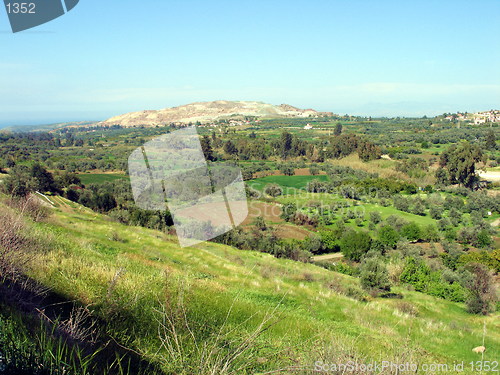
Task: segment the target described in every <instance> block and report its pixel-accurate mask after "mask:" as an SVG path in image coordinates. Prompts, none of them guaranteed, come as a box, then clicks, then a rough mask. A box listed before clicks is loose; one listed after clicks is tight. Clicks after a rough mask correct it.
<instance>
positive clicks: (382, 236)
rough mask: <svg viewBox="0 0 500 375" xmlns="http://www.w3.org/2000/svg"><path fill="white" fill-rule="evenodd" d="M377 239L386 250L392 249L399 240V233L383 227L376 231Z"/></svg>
mask: <svg viewBox="0 0 500 375" xmlns="http://www.w3.org/2000/svg"><path fill="white" fill-rule="evenodd" d="M378 238H379V240H380V242H382V243H383V244H384V245H385V246H387V247H388V248H394V247H395V246H396V243H397V242H398V240H399V233H398V232H397V231H396V230H395V229H394V228H393V227H391V226H390V225H384V226H383V227H382V228H380V230H379V231H378Z"/></svg>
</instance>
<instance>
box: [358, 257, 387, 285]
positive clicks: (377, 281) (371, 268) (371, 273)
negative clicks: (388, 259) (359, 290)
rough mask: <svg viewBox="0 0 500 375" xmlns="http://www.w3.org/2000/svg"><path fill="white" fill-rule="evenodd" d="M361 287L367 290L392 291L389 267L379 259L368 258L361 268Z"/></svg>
mask: <svg viewBox="0 0 500 375" xmlns="http://www.w3.org/2000/svg"><path fill="white" fill-rule="evenodd" d="M360 280H361V286H362V287H363V288H364V289H365V290H385V291H389V290H391V284H390V283H389V273H388V272H387V267H386V266H385V264H384V263H382V262H381V261H380V260H379V259H377V258H368V259H365V260H364V261H363V263H362V264H361V268H360Z"/></svg>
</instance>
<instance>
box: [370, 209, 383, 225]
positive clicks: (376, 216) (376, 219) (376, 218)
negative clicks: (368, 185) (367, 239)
mask: <svg viewBox="0 0 500 375" xmlns="http://www.w3.org/2000/svg"><path fill="white" fill-rule="evenodd" d="M370 221H371V222H372V223H373V224H378V223H380V222H381V221H382V216H381V215H380V212H378V211H372V212H370Z"/></svg>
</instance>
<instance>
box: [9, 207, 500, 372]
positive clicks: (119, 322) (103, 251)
mask: <svg viewBox="0 0 500 375" xmlns="http://www.w3.org/2000/svg"><path fill="white" fill-rule="evenodd" d="M59 200H62V198H59ZM59 203H61V202H59ZM1 209H5V208H4V207H2V208H1ZM28 225H29V227H30V233H31V235H32V236H33V237H36V238H37V239H38V241H39V242H40V243H42V244H43V250H44V251H43V252H41V253H40V255H39V256H38V259H37V262H36V267H34V268H33V270H32V276H33V277H34V278H36V279H38V280H40V281H41V282H42V283H44V284H45V285H48V286H50V287H52V288H53V289H54V290H55V291H56V292H58V293H60V294H62V295H64V296H65V297H66V298H68V299H71V300H74V299H76V300H79V301H81V303H83V304H85V305H90V306H91V308H92V309H93V310H94V311H96V313H97V314H100V315H102V316H104V317H106V318H110V319H111V320H112V322H113V324H112V327H113V328H112V329H113V332H115V333H114V335H115V336H116V338H117V340H120V341H121V342H122V343H123V344H125V345H127V346H129V347H132V348H134V350H136V351H138V352H140V353H142V354H144V355H145V356H146V357H148V358H149V359H152V360H155V361H158V362H160V363H162V364H163V365H164V366H165V368H171V367H169V366H173V364H172V360H171V359H169V357H168V354H167V352H166V350H165V348H164V347H161V341H160V340H159V336H158V326H159V325H158V321H159V320H160V319H161V316H162V315H161V314H160V310H161V309H162V302H164V301H170V300H171V299H172V298H174V297H177V296H178V292H176V291H178V290H179V286H180V285H184V287H185V290H186V292H185V295H186V297H185V301H186V302H185V303H186V306H187V308H186V316H187V320H188V321H189V323H190V329H191V331H192V333H193V335H194V337H195V338H196V340H199V341H196V340H195V341H196V342H202V341H204V340H208V339H210V338H213V337H214V336H216V335H217V332H219V329H221V327H224V330H226V329H227V331H228V333H227V334H228V337H230V338H231V339H234V342H233V341H231V340H229V341H227V342H226V343H225V344H224V345H226V346H227V347H231V346H232V345H235V344H234V343H237V342H240V341H241V340H243V339H242V338H241V336H240V334H243V333H245V332H251V331H252V330H253V329H254V328H255V327H256V326H257V325H258V324H259V323H260V322H261V321H262V320H263V317H264V316H265V315H266V313H270V314H272V315H273V316H275V317H276V318H278V321H277V323H276V324H275V325H273V326H272V327H271V328H270V329H269V330H267V331H266V332H265V333H264V334H263V336H262V337H261V338H259V340H258V343H257V344H256V348H255V351H256V360H255V363H256V364H255V366H256V367H255V369H254V370H253V373H255V372H258V371H264V370H273V369H275V368H276V367H275V366H278V365H279V366H281V365H283V364H297V363H299V364H301V365H312V364H313V363H314V361H316V360H320V359H323V360H326V359H327V360H329V361H330V362H332V361H334V360H335V359H337V358H340V357H342V355H345V356H349V355H351V353H356V354H357V355H359V356H360V357H361V358H365V361H364V362H366V361H368V360H370V359H371V360H400V361H401V360H403V359H405V358H406V359H408V358H410V357H411V358H413V359H418V360H419V361H420V362H428V363H431V362H438V363H445V362H446V363H453V362H454V361H465V362H470V361H475V360H479V359H480V355H478V354H475V353H473V352H472V351H471V349H472V348H474V347H476V346H479V345H481V344H482V342H483V324H486V330H487V334H486V338H485V346H486V347H487V348H488V350H487V351H486V353H485V356H484V359H485V360H494V359H498V358H499V357H500V319H498V317H499V315H498V314H496V315H495V316H490V317H476V316H471V315H468V314H466V313H465V311H464V306H463V305H462V304H458V303H452V302H448V301H444V300H439V299H435V298H433V297H430V296H427V295H424V294H420V293H416V292H411V291H407V290H405V289H403V288H402V287H395V288H394V291H396V292H399V293H402V294H403V295H404V301H405V302H407V303H410V304H412V305H413V307H414V308H415V310H416V311H417V312H418V313H417V314H416V316H413V315H409V314H406V313H404V312H401V310H402V309H401V308H400V307H399V308H397V306H400V304H401V301H399V300H387V299H369V301H368V302H360V301H358V300H356V299H353V298H351V297H349V296H348V295H353V296H355V295H356V294H357V292H353V290H355V289H356V288H358V286H357V285H358V280H357V279H354V278H351V277H349V276H345V275H340V274H336V273H333V272H330V271H327V270H325V269H322V268H320V267H317V266H314V265H312V264H302V263H297V262H293V261H289V260H280V259H275V258H273V257H272V256H270V255H268V254H263V253H258V252H249V251H241V250H236V249H234V248H231V247H227V246H223V245H219V244H213V243H205V244H202V245H200V246H198V247H195V248H186V249H182V248H180V247H179V246H178V245H177V244H176V242H175V240H174V238H173V237H171V236H167V235H165V234H163V233H161V232H157V231H153V230H148V229H144V228H138V227H127V226H123V225H120V224H118V223H114V222H112V221H110V220H109V219H108V218H107V217H105V216H102V215H99V214H96V213H93V212H91V211H90V210H87V209H82V208H80V207H77V205H75V204H74V203H71V204H69V203H68V204H66V205H62V204H61V205H60V207H59V208H56V209H54V213H53V215H52V216H51V217H50V218H49V219H48V221H47V222H44V223H29V224H28ZM398 304H399V305H398ZM224 322H225V323H224ZM186 336H188V335H186ZM186 340H188V338H186ZM193 340H194V339H193ZM327 346H329V349H328V351H329V353H332V352H334V353H335V354H334V355H335V356H337V358H332V357H331V356H330V357H328V356H329V355H327V357H328V358H325V357H324V356H325V350H326V349H325V350H322V349H319V348H321V347H323V348H326V347H327ZM192 347H195V344H192ZM226 349H227V348H226ZM190 350H194V349H193V348H191V349H190ZM269 353H274V355H271V354H269ZM263 358H270V359H267V360H265V359H263Z"/></svg>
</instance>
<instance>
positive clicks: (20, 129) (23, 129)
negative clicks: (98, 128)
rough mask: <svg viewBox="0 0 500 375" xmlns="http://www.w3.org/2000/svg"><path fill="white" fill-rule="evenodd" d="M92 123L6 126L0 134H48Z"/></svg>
mask: <svg viewBox="0 0 500 375" xmlns="http://www.w3.org/2000/svg"><path fill="white" fill-rule="evenodd" d="M94 123H95V121H75V122H60V123H57V124H45V125H16V126H8V127H5V128H0V132H12V133H27V132H50V131H53V130H56V129H60V128H67V127H74V126H85V125H92V124H94Z"/></svg>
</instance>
